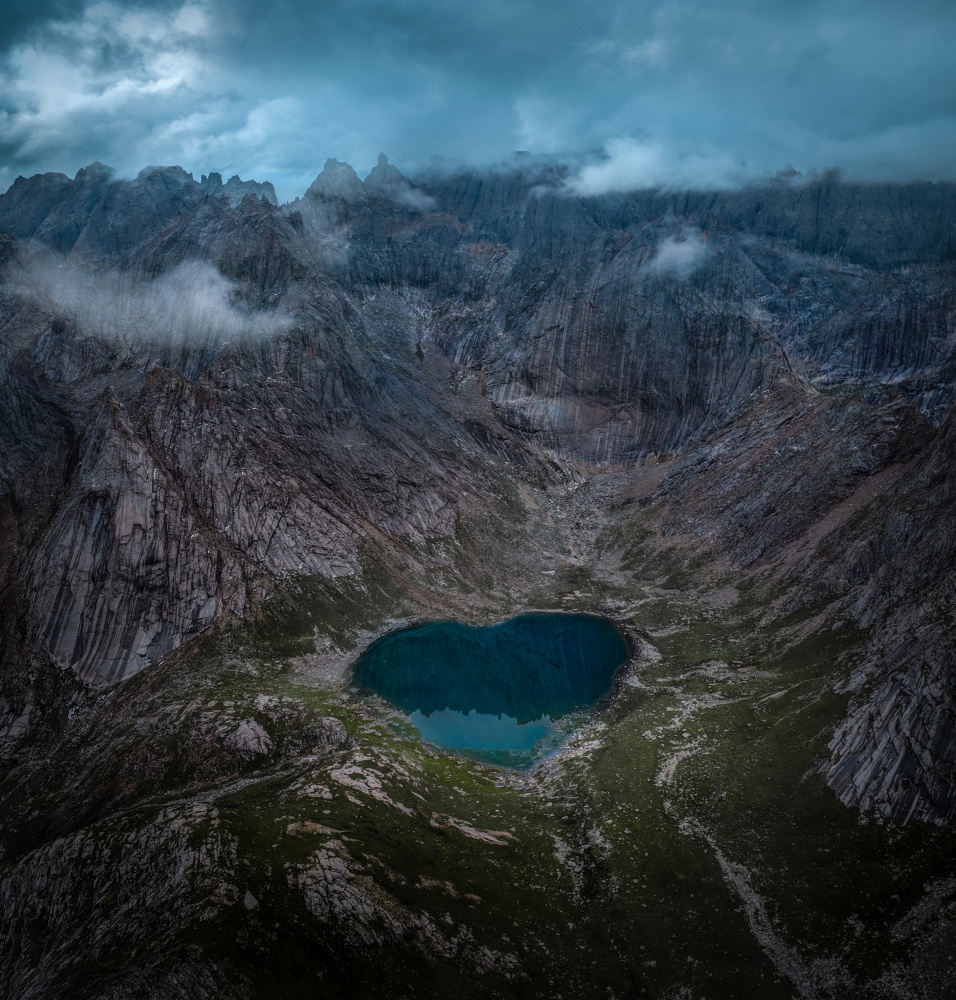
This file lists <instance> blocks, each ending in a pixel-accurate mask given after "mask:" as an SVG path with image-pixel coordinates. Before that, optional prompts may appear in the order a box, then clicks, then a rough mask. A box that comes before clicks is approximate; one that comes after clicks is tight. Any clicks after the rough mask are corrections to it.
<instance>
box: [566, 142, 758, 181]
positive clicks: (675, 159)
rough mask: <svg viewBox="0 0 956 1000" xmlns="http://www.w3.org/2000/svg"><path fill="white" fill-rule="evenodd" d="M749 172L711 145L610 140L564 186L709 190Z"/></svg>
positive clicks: (751, 172) (746, 177) (751, 175)
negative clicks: (599, 156)
mask: <svg viewBox="0 0 956 1000" xmlns="http://www.w3.org/2000/svg"><path fill="white" fill-rule="evenodd" d="M754 173H755V171H754V170H753V169H750V170H748V168H747V166H746V165H745V164H742V163H740V162H735V161H734V159H733V158H732V157H731V156H730V155H729V154H728V153H725V152H720V151H717V150H714V151H710V152H701V151H699V150H689V149H685V150H681V149H678V148H675V147H674V146H672V145H668V144H666V143H663V142H636V141H635V140H633V139H615V140H612V141H611V142H609V143H608V144H607V148H606V156H605V157H604V158H603V159H601V160H600V161H599V162H597V163H591V164H588V165H587V166H585V167H582V168H581V170H580V171H579V172H578V173H577V174H576V175H575V176H574V177H572V179H571V180H570V181H569V183H568V188H569V190H571V191H572V192H573V193H575V194H580V195H599V194H609V193H612V192H618V191H638V190H641V189H645V188H659V189H662V190H671V191H686V190H688V189H693V188H697V189H704V190H710V191H712V190H722V189H727V188H735V187H739V186H740V185H741V184H743V183H746V182H747V181H748V180H750V179H753V178H754Z"/></svg>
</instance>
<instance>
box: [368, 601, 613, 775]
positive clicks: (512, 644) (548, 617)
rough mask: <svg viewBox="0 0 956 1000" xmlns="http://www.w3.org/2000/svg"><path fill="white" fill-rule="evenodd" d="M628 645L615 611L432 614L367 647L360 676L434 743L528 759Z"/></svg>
mask: <svg viewBox="0 0 956 1000" xmlns="http://www.w3.org/2000/svg"><path fill="white" fill-rule="evenodd" d="M627 655H628V654H627V644H626V643H625V641H624V638H623V636H622V635H621V633H620V632H618V630H617V629H616V628H615V626H614V625H613V624H612V623H611V622H609V621H608V620H607V619H604V618H599V617H597V616H596V615H581V614H562V613H559V612H552V613H547V612H535V613H532V614H526V615H519V616H518V617H517V618H512V619H510V620H509V621H506V622H502V623H501V624H500V625H492V626H489V627H487V628H476V627H474V626H471V625H462V624H460V623H459V622H430V623H428V624H426V625H415V626H412V627H411V628H407V629H402V630H401V631H398V632H392V633H390V634H389V635H386V636H383V637H382V638H381V639H378V640H377V641H376V642H374V643H372V645H371V646H369V648H368V649H367V650H366V651H365V653H364V654H363V655H362V657H361V659H360V660H359V661H358V663H357V664H356V667H355V680H356V681H357V682H358V683H359V684H361V685H363V686H364V687H366V688H369V689H370V690H372V691H375V692H376V693H377V694H380V695H382V696H383V697H384V698H387V699H388V700H389V701H391V702H393V703H394V704H395V705H397V706H398V707H399V708H400V709H402V710H403V711H404V712H405V713H406V714H407V715H408V716H409V719H410V720H411V722H412V724H413V725H414V726H415V727H416V728H417V729H418V731H419V733H420V734H421V736H422V738H423V739H425V740H428V741H429V742H430V743H437V744H439V745H440V746H445V747H449V748H451V749H454V750H457V751H459V752H460V753H464V754H466V755H468V756H471V757H474V758H477V759H479V760H485V761H488V762H489V763H493V764H499V765H502V766H505V767H513V768H517V769H524V768H527V767H531V766H532V765H533V764H534V763H536V762H537V761H538V760H540V759H541V758H542V757H544V756H546V755H547V754H548V753H550V752H551V751H552V750H555V749H557V748H558V747H559V746H560V745H561V743H562V742H563V740H564V739H565V738H566V737H567V735H568V734H569V732H570V731H571V729H573V728H574V725H575V724H576V723H577V722H578V721H580V719H581V717H582V714H583V713H584V712H585V711H586V710H587V709H588V708H590V707H591V706H592V705H594V703H595V702H597V701H598V700H599V699H600V698H601V697H603V696H604V695H605V694H607V692H608V691H609V690H610V687H611V683H612V681H613V680H614V675H615V673H617V670H618V668H619V667H620V666H621V664H623V663H624V662H625V661H626V660H627Z"/></svg>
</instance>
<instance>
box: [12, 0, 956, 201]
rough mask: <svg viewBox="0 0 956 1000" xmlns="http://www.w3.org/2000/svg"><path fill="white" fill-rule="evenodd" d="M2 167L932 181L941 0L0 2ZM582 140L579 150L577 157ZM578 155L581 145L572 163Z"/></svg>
mask: <svg viewBox="0 0 956 1000" xmlns="http://www.w3.org/2000/svg"><path fill="white" fill-rule="evenodd" d="M8 11H9V14H8V16H7V17H6V21H5V24H4V26H3V28H2V32H3V33H2V34H0V40H2V44H3V62H2V68H0V73H2V78H0V156H2V158H3V162H4V165H5V175H0V184H2V183H3V181H7V182H9V181H10V180H12V179H13V177H14V176H15V175H16V174H17V173H31V172H33V171H35V170H41V169H59V170H64V171H66V172H68V173H73V172H74V171H75V170H76V168H77V167H79V166H81V165H82V164H84V163H86V162H89V161H90V160H93V159H99V160H104V161H106V162H109V163H111V164H112V165H114V166H115V167H117V168H118V169H119V170H120V171H121V172H124V173H133V172H135V171H136V170H138V169H139V168H140V167H141V166H143V165H145V164H147V163H179V164H181V165H182V166H184V167H186V168H187V169H189V170H193V171H196V172H199V171H208V170H211V169H212V170H220V171H222V172H224V173H226V174H230V173H233V172H239V173H241V174H242V175H243V176H245V177H249V176H254V177H256V178H257V179H270V180H272V181H273V182H274V183H275V184H276V186H277V187H278V188H279V192H280V195H282V196H284V197H291V196H293V195H294V194H296V193H299V192H301V190H302V189H303V188H304V187H305V186H306V185H307V184H308V183H309V181H310V180H311V179H312V177H314V175H315V173H316V172H317V170H318V169H319V168H320V167H321V164H322V163H323V162H324V160H325V158H326V157H327V156H335V157H338V158H342V159H348V160H349V161H350V162H352V163H353V164H354V165H355V166H356V167H357V168H358V169H359V170H360V171H363V169H368V167H370V166H371V165H372V164H373V163H374V162H375V156H376V154H377V153H378V152H379V150H380V149H385V150H386V151H387V152H388V153H389V154H390V156H391V158H392V159H393V160H394V161H397V162H398V163H400V164H401V165H402V166H405V167H407V168H409V169H414V168H415V167H421V166H423V165H425V164H427V163H428V162H429V160H430V159H431V158H432V157H437V158H439V159H440V160H443V161H445V162H449V163H456V162H462V161H464V162H470V163H478V164H481V163H488V162H493V161H497V160H500V159H501V158H502V157H505V156H507V155H509V154H510V153H511V151H513V150H515V149H526V150H530V151H532V152H538V153H547V154H551V155H555V156H559V157H580V156H584V157H588V156H590V159H585V160H584V161H578V162H585V163H586V166H584V168H583V169H582V170H581V171H580V172H579V173H578V174H577V176H576V179H575V181H574V185H575V186H576V187H577V188H578V189H579V190H582V191H595V192H596V191H602V190H609V189H626V188H628V187H634V186H641V185H671V186H675V187H677V186H687V185H716V186H732V185H735V184H739V183H741V182H745V181H747V180H751V179H754V178H760V177H766V176H768V175H772V174H773V173H775V172H777V171H778V170H780V169H781V168H783V167H785V166H786V165H787V164H788V163H789V164H792V165H793V166H794V167H796V168H797V169H798V170H801V171H805V172H806V171H810V170H814V169H825V168H828V167H830V166H835V165H838V166H841V167H842V168H843V169H844V170H845V172H846V173H847V174H848V175H849V176H854V177H860V178H870V179H900V180H904V179H912V178H928V179H942V178H946V179H954V178H956V72H954V70H953V65H952V64H953V59H952V52H953V51H956V44H954V43H956V8H954V7H953V5H952V4H950V3H933V2H928V0H922V2H919V0H917V2H910V3H906V4H904V3H901V2H893V3H890V2H886V0H883V2H879V0H875V2H869V3H866V4H864V3H860V2H846V0H829V2H826V3H824V2H820V3H816V2H805V0H804V2H797V0H791V2H786V0H783V2H782V0H739V2H730V3H714V2H708V3H704V2H647V3H635V2H633V0H629V2H626V3H625V2H618V0H608V2H603V3H597V4H585V3H582V2H574V3H569V2H562V0H550V2H544V0H523V2H522V0H511V2H507V3H506V2H502V0H485V2H483V3H481V4H465V3H461V2H449V0H327V2H321V3H316V2H314V0H310V2H301V0H299V2H293V0H274V2H270V3H268V4H262V3H261V2H251V0H239V2H230V3H227V2H225V0H207V2H202V0H196V2H186V3H182V2H179V3H176V2H169V3H162V4H158V3H146V4H138V5H132V4H126V3H118V2H115V0H114V2H103V3H93V4H86V5H80V4H77V3H72V2H70V3H67V2H61V3H55V4H54V3H46V4H42V3H41V4H31V5H30V6H29V7H28V6H27V5H26V4H20V3H14V4H8V5H7V8H6V9H5V14H7V13H8ZM599 151H602V152H600V153H599ZM595 154H598V155H595Z"/></svg>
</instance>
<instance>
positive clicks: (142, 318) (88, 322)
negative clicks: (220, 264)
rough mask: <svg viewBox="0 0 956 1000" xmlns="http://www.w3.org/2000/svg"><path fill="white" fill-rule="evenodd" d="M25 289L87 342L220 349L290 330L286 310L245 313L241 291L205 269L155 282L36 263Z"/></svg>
mask: <svg viewBox="0 0 956 1000" xmlns="http://www.w3.org/2000/svg"><path fill="white" fill-rule="evenodd" d="M21 283H22V286H23V290H25V291H27V292H28V293H30V294H31V295H32V296H33V297H34V298H36V299H37V300H38V301H40V302H41V303H43V304H46V305H49V306H52V307H53V309H54V310H55V311H56V312H57V313H58V314H60V315H61V316H62V317H64V318H66V319H69V320H70V321H72V322H73V323H74V324H75V326H76V328H77V330H78V331H79V332H80V333H81V334H83V335H84V336H88V337H97V338H103V339H106V340H110V341H118V342H121V343H146V344H156V345H158V346H172V347H178V346H189V345H193V344H207V345H210V346H214V347H217V348H218V347H223V346H225V345H226V344H230V343H233V344H234V343H242V342H245V341H249V340H261V339H264V338H270V337H273V336H275V335H277V334H279V333H282V332H283V331H285V330H288V329H289V327H290V326H291V325H292V317H291V316H290V315H289V314H288V313H285V312H283V311H282V310H250V309H247V308H245V307H244V305H243V304H242V302H241V300H240V297H239V288H238V286H237V285H236V284H235V283H234V282H232V281H229V280H228V279H227V278H225V277H223V275H221V274H220V273H219V272H218V271H217V270H216V268H215V267H213V266H212V265H211V264H208V263H206V262H203V261H189V262H185V263H183V264H180V265H179V266H178V267H176V268H174V269H173V270H171V271H168V272H166V273H165V274H162V275H160V276H158V277H156V278H153V279H145V278H142V277H140V276H136V275H133V274H130V273H128V272H118V271H94V270H90V269H87V268H82V267H57V266H55V265H53V264H51V263H46V264H36V263H33V264H31V265H29V266H28V268H27V271H26V274H25V276H24V277H23V278H22V279H21Z"/></svg>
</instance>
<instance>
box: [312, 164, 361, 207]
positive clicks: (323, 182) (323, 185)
mask: <svg viewBox="0 0 956 1000" xmlns="http://www.w3.org/2000/svg"><path fill="white" fill-rule="evenodd" d="M364 194H365V189H364V188H363V186H362V181H361V179H360V177H359V175H358V174H357V173H356V172H355V170H354V169H353V167H352V166H351V165H350V164H348V163H345V162H344V161H342V160H336V159H332V158H331V157H330V158H329V159H328V160H326V161H325V166H324V167H323V168H322V172H321V173H320V174H319V175H318V177H316V179H315V180H314V181H313V182H312V184H311V185H310V186H309V189H308V191H306V197H311V198H324V199H331V198H338V199H341V200H342V201H345V202H354V201H360V200H361V199H362V198H363V196H364Z"/></svg>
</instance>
